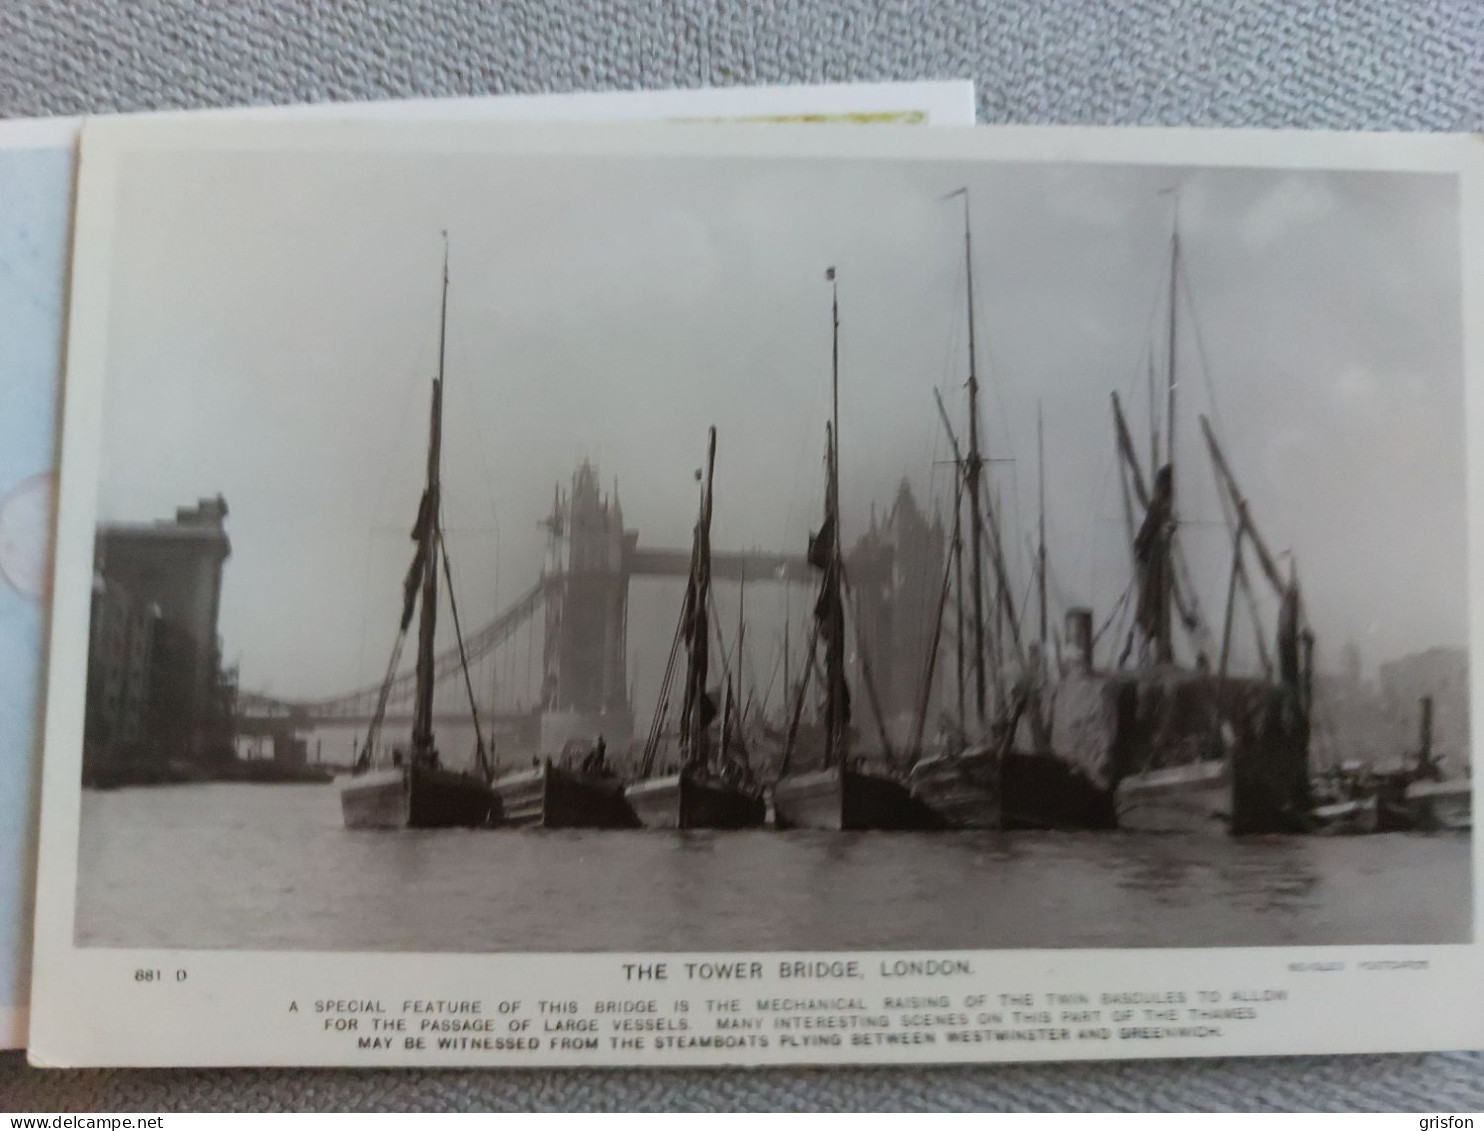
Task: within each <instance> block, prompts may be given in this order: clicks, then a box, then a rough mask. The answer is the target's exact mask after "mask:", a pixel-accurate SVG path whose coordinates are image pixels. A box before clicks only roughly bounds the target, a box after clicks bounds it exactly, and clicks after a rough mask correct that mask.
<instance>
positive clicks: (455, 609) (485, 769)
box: [438, 531, 495, 781]
mask: <svg viewBox="0 0 1484 1131" xmlns="http://www.w3.org/2000/svg"><path fill="white" fill-rule="evenodd" d="M438 545H439V548H440V549H441V550H442V551H443V579H444V580H445V581H446V582H448V610H449V612H451V613H452V614H453V638H454V640H455V641H457V642H458V646H459V667H460V668H461V669H462V670H463V673H464V690H465V691H467V692H468V694H469V713H470V714H471V715H472V716H473V717H474V764H475V766H476V767H477V768H478V769H479V772H480V774H481V775H482V776H483V777H484V780H485V781H493V780H494V777H495V767H494V766H493V765H491V764H490V760H489V757H488V755H487V754H486V753H485V748H484V732H483V731H482V730H481V729H480V726H479V707H478V706H476V705H475V702H474V682H473V680H471V679H470V678H469V656H468V653H466V652H465V651H464V630H463V628H462V627H461V626H460V625H459V604H458V602H457V601H456V600H455V599H454V595H453V568H452V567H451V566H450V565H449V564H448V547H447V546H445V545H444V544H443V533H442V531H439V533H438Z"/></svg>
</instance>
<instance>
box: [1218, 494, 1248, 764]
mask: <svg viewBox="0 0 1484 1131" xmlns="http://www.w3.org/2000/svg"><path fill="white" fill-rule="evenodd" d="M1246 532H1247V526H1246V524H1245V523H1244V522H1243V521H1242V520H1241V519H1240V518H1239V519H1238V520H1237V533H1236V535H1235V537H1234V538H1233V539H1232V574H1231V580H1230V581H1228V582H1227V586H1226V616H1225V618H1224V619H1223V621H1222V627H1221V659H1220V662H1219V663H1218V664H1217V667H1216V702H1215V704H1214V709H1213V711H1212V719H1211V729H1212V739H1213V741H1215V740H1219V739H1220V737H1221V713H1222V710H1223V708H1224V706H1225V704H1224V702H1223V701H1224V700H1225V698H1226V694H1225V692H1226V671H1227V664H1228V662H1229V660H1230V658H1231V643H1232V613H1233V612H1234V611H1235V609H1236V603H1237V581H1238V579H1240V578H1241V577H1242V576H1244V574H1243V569H1242V538H1243V536H1244V535H1245V534H1246Z"/></svg>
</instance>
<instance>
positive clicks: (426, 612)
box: [340, 244, 499, 829]
mask: <svg viewBox="0 0 1484 1131" xmlns="http://www.w3.org/2000/svg"><path fill="white" fill-rule="evenodd" d="M447 324H448V250H447V245H446V244H445V247H444V258H443V300H442V312H441V315H440V321H439V331H438V376H437V377H436V378H434V380H433V398H432V399H433V404H432V412H431V418H432V419H431V424H430V426H429V441H428V470H427V483H426V486H425V487H424V488H423V494H422V499H421V501H420V503H419V504H418V512H417V521H416V523H415V524H414V525H413V528H412V540H413V541H414V542H416V543H417V550H416V552H415V554H414V556H413V560H412V566H411V568H410V569H409V570H408V571H407V576H406V579H405V580H404V582H403V598H402V618H401V623H400V626H399V628H398V631H397V639H396V643H395V644H394V645H393V647H392V657H391V661H390V663H389V664H388V665H387V671H386V677H385V678H384V679H383V681H382V685H381V692H380V695H379V696H378V698H377V703H376V710H375V713H374V714H373V716H372V719H371V725H370V726H369V727H368V728H367V731H366V739H365V742H364V744H363V745H362V747H361V751H360V753H359V754H358V755H357V757H356V762H355V766H354V768H353V769H352V771H351V774H350V775H349V776H348V777H346V778H344V779H343V780H342V781H341V783H340V809H341V814H342V816H343V818H344V821H345V827H346V828H348V829H394V828H422V829H436V828H455V827H476V826H481V825H488V824H490V823H492V822H494V821H495V820H497V819H498V816H499V801H498V799H497V798H496V796H495V794H494V791H493V790H492V789H491V788H490V784H489V777H490V763H489V758H488V756H487V754H486V752H485V746H484V738H483V735H482V733H481V730H480V725H479V712H478V709H477V708H476V707H475V705H474V691H473V686H472V684H470V682H469V670H468V665H467V663H464V664H463V673H464V685H465V688H466V690H467V691H468V693H469V708H470V712H471V714H472V716H473V720H474V734H475V755H474V765H475V772H472V773H471V772H467V771H461V770H456V769H452V768H449V767H447V766H445V765H444V764H443V762H442V759H441V756H440V754H439V751H438V748H437V745H436V743H435V741H434V736H433V685H434V674H433V673H434V653H433V644H434V635H435V633H436V630H437V621H438V571H439V566H440V564H441V566H442V568H443V571H444V575H445V577H447V578H448V581H449V591H448V599H449V603H450V608H451V611H452V613H453V622H454V630H455V633H456V635H458V639H459V654H460V660H461V661H462V660H463V659H464V655H463V652H464V645H463V635H462V632H461V631H460V630H459V627H458V606H457V605H456V604H455V603H454V595H453V588H452V580H453V578H452V573H451V571H450V570H449V566H448V555H447V550H446V548H445V547H444V544H443V527H442V515H441V511H440V507H441V501H442V484H441V479H440V471H441V460H442V435H443V359H444V345H445V341H446V331H447ZM414 611H417V612H418V613H419V621H418V636H417V692H416V698H415V701H414V705H413V719H412V742H411V749H410V750H408V751H405V752H404V751H402V750H393V752H392V754H391V756H390V758H389V759H387V760H383V759H382V757H381V751H380V749H379V744H378V741H377V740H378V738H379V736H380V732H381V726H382V722H383V720H384V718H385V716H386V705H387V698H388V696H389V695H390V693H391V687H392V682H393V681H394V680H395V679H396V675H397V664H398V661H399V660H400V659H401V654H402V646H403V644H404V642H405V641H406V639H407V631H408V629H409V627H410V626H411V624H412V614H413V613H414Z"/></svg>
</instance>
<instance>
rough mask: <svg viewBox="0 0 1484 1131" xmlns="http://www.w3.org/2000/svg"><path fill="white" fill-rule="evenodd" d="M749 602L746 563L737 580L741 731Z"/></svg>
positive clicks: (744, 712)
mask: <svg viewBox="0 0 1484 1131" xmlns="http://www.w3.org/2000/svg"><path fill="white" fill-rule="evenodd" d="M746 601H747V565H746V563H745V562H744V563H743V565H742V572H741V574H740V575H739V576H738V578H737V709H738V711H739V712H740V714H739V715H738V716H737V726H738V728H739V729H740V728H741V726H742V723H743V721H744V719H743V716H744V715H745V714H746V712H747V698H746V696H745V695H744V694H743V693H744V692H745V691H746V690H747V689H746V688H745V687H744V686H743V685H742V645H743V644H744V643H745V638H746V634H747V622H746V621H745V619H744V613H743V610H744V609H745V608H746Z"/></svg>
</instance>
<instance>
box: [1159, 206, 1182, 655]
mask: <svg viewBox="0 0 1484 1131" xmlns="http://www.w3.org/2000/svg"><path fill="white" fill-rule="evenodd" d="M1179 278H1180V200H1179V197H1178V196H1177V197H1176V199H1175V225H1174V231H1173V232H1172V234H1171V237H1170V348H1169V361H1168V367H1167V369H1166V395H1167V397H1168V404H1167V406H1166V408H1165V456H1166V460H1167V463H1168V465H1169V468H1170V530H1171V537H1170V542H1169V544H1168V551H1169V560H1168V561H1167V562H1166V563H1165V566H1164V568H1163V569H1162V570H1160V577H1161V578H1162V579H1163V581H1164V593H1163V594H1162V595H1161V604H1160V615H1159V656H1160V658H1161V659H1162V660H1164V661H1165V662H1166V663H1168V662H1170V661H1171V660H1173V659H1174V655H1175V640H1174V623H1175V613H1174V602H1175V560H1174V559H1175V548H1174V534H1173V532H1174V530H1175V528H1176V526H1177V525H1178V523H1179V518H1178V517H1177V516H1178V514H1179V511H1178V510H1177V509H1176V506H1175V499H1176V493H1175V387H1176V384H1177V382H1176V380H1175V342H1176V337H1175V335H1176V328H1177V327H1178V325H1179V322H1180V320H1179V318H1178V317H1176V309H1175V304H1176V298H1177V295H1178V293H1179V291H1178V285H1179Z"/></svg>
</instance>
